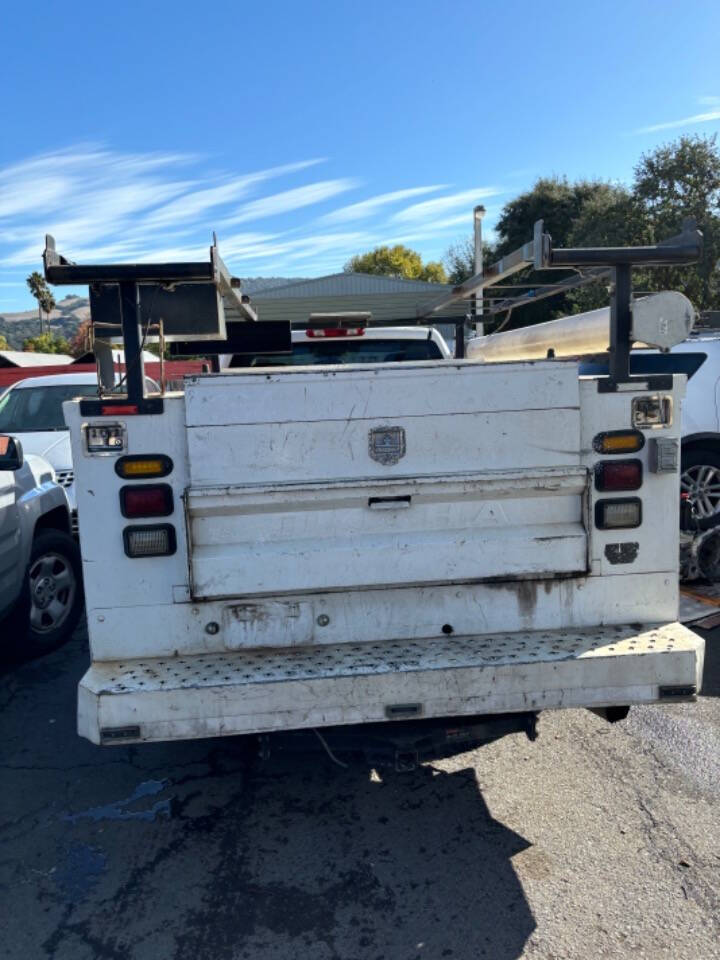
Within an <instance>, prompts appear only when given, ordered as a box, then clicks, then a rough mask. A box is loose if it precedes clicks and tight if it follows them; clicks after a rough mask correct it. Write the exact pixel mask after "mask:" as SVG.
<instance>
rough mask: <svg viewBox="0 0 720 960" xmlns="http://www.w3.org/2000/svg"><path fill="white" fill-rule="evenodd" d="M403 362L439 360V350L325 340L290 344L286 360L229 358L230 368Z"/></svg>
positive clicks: (409, 343)
mask: <svg viewBox="0 0 720 960" xmlns="http://www.w3.org/2000/svg"><path fill="white" fill-rule="evenodd" d="M407 360H442V353H441V352H440V347H438V345H437V343H435V341H434V340H427V339H424V340H409V339H407V340H406V339H397V340H371V339H368V340H364V339H362V338H360V337H358V339H357V340H354V339H353V340H349V339H347V340H346V339H345V338H344V337H329V338H328V339H327V340H320V339H318V340H312V341H303V342H302V343H294V344H293V347H292V353H291V354H288V355H287V356H282V355H279V356H272V355H270V354H259V355H258V356H255V357H239V356H236V357H233V360H232V362H231V364H230V366H231V367H280V366H305V365H307V364H319V363H400V362H402V361H407Z"/></svg>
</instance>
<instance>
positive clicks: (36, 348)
mask: <svg viewBox="0 0 720 960" xmlns="http://www.w3.org/2000/svg"><path fill="white" fill-rule="evenodd" d="M23 350H26V351H28V352H29V353H70V344H69V343H68V341H67V340H66V339H65V337H61V336H60V335H59V334H55V333H41V334H40V335H39V336H37V337H28V338H27V340H23Z"/></svg>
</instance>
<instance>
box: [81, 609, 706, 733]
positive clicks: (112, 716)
mask: <svg viewBox="0 0 720 960" xmlns="http://www.w3.org/2000/svg"><path fill="white" fill-rule="evenodd" d="M703 654H704V641H703V640H702V639H701V638H700V637H698V636H697V635H696V634H694V633H692V632H691V631H690V630H688V629H687V628H686V627H683V626H682V625H681V624H679V623H672V624H665V625H662V626H658V627H655V628H645V629H644V630H643V631H642V632H638V631H637V629H636V628H633V627H617V626H613V627H602V628H596V629H593V630H578V631H572V630H556V631H545V632H527V633H512V634H494V635H492V636H474V637H455V636H450V637H446V636H443V637H439V638H437V639H435V640H430V641H428V640H417V641H415V640H413V641H402V642H398V641H394V642H385V643H366V644H341V645H337V646H318V647H312V648H297V649H292V648H290V649H288V648H284V649H281V650H280V649H273V650H257V651H243V652H232V653H230V652H228V653H225V654H205V655H198V656H184V657H174V658H163V659H147V658H146V659H143V660H125V661H111V662H97V663H94V664H93V665H92V666H91V668H90V669H89V670H88V672H87V673H86V674H85V676H84V677H83V679H82V680H81V681H80V688H79V700H78V731H79V733H80V735H81V736H83V737H87V738H88V739H89V740H91V741H93V743H132V742H140V741H150V740H182V739H192V738H196V737H214V736H221V735H225V734H246V733H260V732H267V731H272V730H292V729H300V728H304V727H323V726H331V725H337V724H351V723H352V724H355V723H365V722H377V721H382V720H386V719H387V717H388V716H397V715H398V714H397V713H396V712H394V711H393V710H392V708H394V707H398V706H401V707H402V706H405V705H412V706H413V708H414V709H416V710H417V711H418V712H417V713H416V714H415V715H416V716H419V717H443V716H455V717H456V716H462V715H466V716H471V715H476V714H501V713H514V712H522V711H537V710H546V709H557V708H562V707H604V706H615V705H625V704H636V703H654V702H659V701H677V700H693V699H695V697H696V695H697V691H698V690H699V688H700V683H701V678H702V669H703ZM401 712H402V711H401Z"/></svg>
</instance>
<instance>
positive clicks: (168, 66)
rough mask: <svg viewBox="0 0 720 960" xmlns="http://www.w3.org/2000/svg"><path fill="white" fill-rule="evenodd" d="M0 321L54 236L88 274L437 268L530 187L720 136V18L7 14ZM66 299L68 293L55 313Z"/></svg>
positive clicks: (691, 7) (535, 12)
mask: <svg viewBox="0 0 720 960" xmlns="http://www.w3.org/2000/svg"><path fill="white" fill-rule="evenodd" d="M0 17H1V19H0V31H1V32H2V35H3V37H4V42H3V45H2V46H3V52H2V58H1V62H0V84H1V87H2V89H3V90H4V91H5V96H4V98H3V103H2V108H0V121H1V124H0V130H2V133H1V134H0V312H8V311H11V310H21V309H28V308H30V307H32V305H33V303H34V301H32V300H31V298H30V296H29V294H28V293H27V291H26V290H25V285H24V278H25V277H26V276H27V274H28V273H29V272H30V271H31V270H33V269H38V268H39V266H40V255H41V253H42V246H43V235H44V233H45V232H46V231H49V232H52V233H54V234H55V236H56V238H57V241H58V247H59V249H60V250H61V251H62V252H64V253H66V254H67V255H69V256H71V257H73V258H74V259H78V260H83V259H85V260H90V259H94V260H96V261H100V260H122V259H138V258H143V259H148V258H152V257H159V258H160V257H178V258H180V257H185V256H190V257H197V256H198V255H199V256H203V257H204V256H206V255H207V248H208V246H209V243H210V237H211V232H212V230H216V231H217V233H218V237H219V242H220V251H221V254H222V255H223V257H224V259H225V260H226V262H227V263H228V264H229V265H230V266H231V268H232V269H233V271H234V272H236V273H237V274H239V275H241V276H258V275H265V276H272V275H275V276H278V275H279V276H289V277H291V276H318V275H321V274H324V273H331V272H334V271H336V270H339V269H341V268H342V266H343V264H344V262H345V261H346V260H347V259H348V257H349V256H351V255H352V254H353V253H357V252H362V251H364V250H366V249H369V248H371V247H373V246H375V245H377V244H379V243H391V242H402V243H406V244H408V245H410V246H412V247H414V248H416V249H417V250H419V251H420V252H421V253H422V254H423V255H424V256H425V257H426V258H439V257H441V256H442V254H443V253H444V251H445V250H446V249H447V247H448V246H449V244H450V243H452V242H453V241H454V240H457V239H459V238H461V237H463V236H465V235H467V234H468V233H469V232H470V224H471V216H472V208H473V206H474V205H475V203H477V202H482V203H484V204H485V206H486V207H487V209H488V215H487V226H488V227H489V228H492V224H493V221H494V219H495V218H496V217H497V214H498V212H499V210H500V209H501V207H502V205H503V204H504V203H505V202H506V201H507V200H508V199H510V198H511V197H512V196H513V195H515V194H516V193H518V192H520V191H521V190H523V189H525V188H527V187H529V186H530V185H531V184H532V182H533V181H534V179H535V178H536V177H537V176H541V175H548V174H553V173H556V174H567V175H568V176H569V177H571V178H574V177H602V178H606V179H612V180H625V181H627V180H629V179H630V177H631V176H632V169H633V165H634V164H635V162H636V161H637V159H638V157H639V156H640V154H641V153H642V152H643V151H645V150H648V149H651V148H653V147H654V146H656V145H657V144H659V143H662V142H665V141H667V140H671V139H673V138H675V137H676V136H678V135H680V134H682V133H695V132H697V133H714V132H716V131H718V130H719V129H720V68H719V67H718V49H717V48H718V38H719V37H720V3H717V0H714V2H706V0H686V2H684V3H680V2H675V3H668V2H662V0H655V2H652V3H651V2H646V0H625V2H619V0H607V2H605V3H602V4H593V3H578V2H577V0H576V2H565V0H559V2H555V3H552V4H545V5H542V4H538V3H537V2H535V0H533V2H521V0H505V2H498V3H495V4H490V3H485V2H480V0H475V2H467V0H446V2H445V3H443V4H440V3H437V2H428V0H412V2H410V0H384V2H382V3H380V2H376V0H365V2H363V3H351V2H345V0H327V2H326V0H322V2H319V0H303V2H302V3H301V2H292V3H291V2H288V0H286V2H276V0H265V2H262V3H259V2H253V3H247V2H234V3H230V2H225V0H215V2H214V3H212V4H210V3H208V4H206V5H205V6H204V7H203V5H199V4H197V3H192V4H191V3H188V2H185V0H176V2H175V3H168V2H165V0H155V2H152V3H147V2H144V3H139V2H135V0H127V2H125V3H123V4H110V3H98V2H97V0H94V2H92V3H90V2H86V0H75V2H74V3H72V4H63V5H61V4H60V3H57V2H43V0H40V2H38V3H34V4H12V5H11V4H5V5H4V6H3V12H2V14H1V15H0ZM65 292H66V291H65V290H58V291H57V294H58V296H62V295H64V293H65Z"/></svg>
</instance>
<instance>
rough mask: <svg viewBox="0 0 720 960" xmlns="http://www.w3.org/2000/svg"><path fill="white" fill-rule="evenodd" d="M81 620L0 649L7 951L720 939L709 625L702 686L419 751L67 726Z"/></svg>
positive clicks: (333, 951) (710, 951) (606, 951)
mask: <svg viewBox="0 0 720 960" xmlns="http://www.w3.org/2000/svg"><path fill="white" fill-rule="evenodd" d="M86 664H87V644H86V639H85V634H84V631H83V630H79V631H78V632H77V635H76V637H75V638H74V639H73V641H72V642H71V643H70V644H69V645H68V646H67V647H65V648H64V649H63V650H60V651H58V652H56V653H55V654H52V655H51V656H49V657H46V658H44V659H42V660H38V661H35V662H32V663H26V664H14V665H11V664H8V665H5V667H4V668H3V675H2V676H0V703H2V706H3V710H2V714H0V716H1V717H2V737H0V752H1V754H2V785H3V789H2V791H1V793H0V882H1V884H2V898H3V907H4V909H3V913H4V924H3V926H4V935H3V938H2V954H3V956H4V957H6V958H8V960H14V958H18V960H20V958H22V960H35V958H44V957H53V958H58V960H60V958H62V960H65V958H67V960H136V958H137V960H145V958H148V960H171V958H172V960H231V958H232V960H236V958H252V960H271V958H272V960H286V958H287V960H290V958H305V957H308V958H312V960H325V958H342V960H351V958H358V960H365V958H368V960H381V958H384V960H405V958H408V960H410V958H423V957H426V958H432V960H435V958H445V957H448V958H457V960H460V958H462V960H476V958H479V957H487V958H490V960H513V958H517V957H530V958H538V960H540V958H542V960H546V958H547V960H565V958H567V960H570V958H572V960H576V958H578V960H579V958H582V960H593V958H596V957H597V958H627V957H633V958H637V957H647V958H652V960H661V958H668V960H670V958H672V960H682V958H686V957H687V958H692V960H705V958H712V957H720V946H719V944H720V909H719V908H720V829H719V827H720V814H719V812H718V811H719V809H720V808H719V806H718V800H719V799H720V749H719V748H720V699H719V696H720V631H719V632H717V633H716V634H714V635H710V637H709V639H708V656H707V662H706V679H705V695H704V696H703V697H702V698H701V700H700V702H699V703H697V704H678V705H674V706H672V707H670V706H668V707H653V708H638V709H634V710H632V711H631V713H630V717H629V718H628V720H627V721H625V722H623V723H620V724H616V725H614V726H610V725H609V724H607V723H605V722H604V721H601V720H599V719H598V718H597V717H595V716H594V715H592V714H590V713H587V712H584V711H564V712H562V713H555V714H545V715H543V716H542V717H541V719H540V738H539V740H538V741H537V742H536V743H529V742H528V741H527V740H526V739H525V738H524V737H523V736H522V735H514V736H511V737H507V738H506V739H504V740H502V741H499V742H498V743H495V744H493V745H491V746H488V747H484V748H483V749H481V750H478V751H475V752H472V753H467V754H464V755H462V756H460V757H457V758H455V759H453V760H448V761H443V762H438V763H435V764H432V765H429V764H428V765H425V766H423V767H421V768H420V769H418V770H417V771H415V772H412V773H407V774H391V775H387V776H379V775H377V774H375V773H372V772H371V771H369V770H367V769H363V768H362V767H350V768H348V769H342V768H340V767H337V766H335V765H333V764H332V763H330V762H329V760H327V758H323V757H312V758H301V757H282V758H277V759H272V758H271V760H270V761H269V762H268V763H267V764H265V765H262V766H260V767H252V768H249V767H248V766H247V764H246V763H245V761H244V757H243V752H242V749H241V743H240V742H239V741H237V740H233V739H217V740H209V741H201V742H195V743H177V744H152V745H147V746H142V747H115V748H103V749H101V748H98V747H94V746H92V745H91V744H89V743H87V742H86V741H83V740H80V739H79V738H78V737H77V736H76V734H75V729H74V725H75V717H74V711H75V685H76V683H77V680H78V679H79V677H80V676H81V675H82V673H83V671H84V669H85V667H86Z"/></svg>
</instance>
